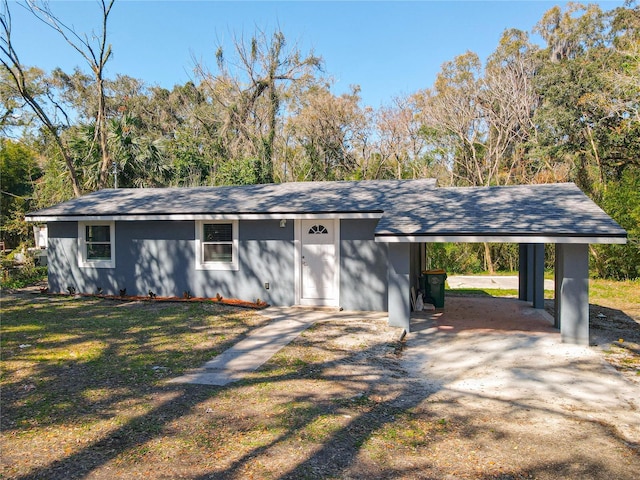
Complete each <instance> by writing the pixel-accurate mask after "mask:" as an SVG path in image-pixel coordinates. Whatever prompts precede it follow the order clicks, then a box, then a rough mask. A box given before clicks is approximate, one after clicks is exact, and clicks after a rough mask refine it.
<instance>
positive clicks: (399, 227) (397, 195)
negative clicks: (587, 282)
mask: <svg viewBox="0 0 640 480" xmlns="http://www.w3.org/2000/svg"><path fill="white" fill-rule="evenodd" d="M322 215H332V216H336V217H351V218H358V216H360V217H365V218H366V217H369V218H380V220H379V222H378V225H377V229H376V240H377V241H382V242H406V241H417V242H441V241H462V242H465V241H514V242H550V243H553V242H565V241H566V242H579V243H624V241H625V239H626V232H625V230H624V229H622V228H621V227H620V226H619V225H618V224H617V223H616V222H615V221H613V220H612V219H611V217H609V216H608V215H607V214H606V213H605V212H604V211H602V210H601V209H600V208H599V207H598V206H597V205H596V204H595V203H594V202H593V201H592V200H590V199H589V198H588V197H587V196H586V195H585V194H584V193H582V192H581V191H580V189H578V187H576V186H575V185H574V184H571V183H559V184H542V185H520V186H503V187H464V188H439V187H437V186H436V182H435V180H433V179H424V180H374V181H359V182H288V183H282V184H268V185H247V186H235V187H195V188H148V189H126V188H123V189H105V190H100V191H98V192H94V193H91V194H88V195H85V196H83V197H80V198H76V199H73V200H69V201H67V202H64V203H61V204H58V205H55V206H53V207H49V208H45V209H43V210H40V211H37V212H34V213H31V214H29V215H28V216H27V220H30V221H42V222H52V221H77V220H122V221H126V220H179V219H183V220H187V219H223V218H226V219H231V218H239V219H241V218H252V219H257V218H273V217H277V218H304V217H308V216H322Z"/></svg>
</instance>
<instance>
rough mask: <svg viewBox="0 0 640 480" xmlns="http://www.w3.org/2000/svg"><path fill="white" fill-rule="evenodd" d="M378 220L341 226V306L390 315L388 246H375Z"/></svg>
mask: <svg viewBox="0 0 640 480" xmlns="http://www.w3.org/2000/svg"><path fill="white" fill-rule="evenodd" d="M377 224H378V220H377V219H367V220H365V219H362V220H342V221H341V222H340V306H341V307H342V308H344V309H345V310H362V311H382V312H386V311H387V300H388V299H387V244H386V243H376V242H375V240H374V230H375V228H376V225H377Z"/></svg>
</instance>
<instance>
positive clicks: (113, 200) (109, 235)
mask: <svg viewBox="0 0 640 480" xmlns="http://www.w3.org/2000/svg"><path fill="white" fill-rule="evenodd" d="M27 220H29V221H33V222H46V224H47V226H48V235H49V254H48V256H49V259H48V261H49V288H50V291H51V292H66V291H67V288H68V287H70V286H72V287H74V288H75V289H76V291H77V292H82V293H94V292H96V291H97V290H98V289H101V291H102V292H103V293H105V294H118V292H119V291H120V290H121V289H125V288H126V290H127V294H130V295H146V294H147V292H148V291H149V290H152V291H153V292H155V293H156V294H157V295H159V296H181V295H182V293H183V292H184V291H189V292H191V294H192V295H194V296H199V297H215V296H216V294H217V293H220V294H221V295H222V296H224V297H227V298H229V297H231V298H241V299H244V300H254V299H257V298H260V299H262V300H265V301H267V302H268V303H270V304H272V305H283V306H288V305H310V306H333V307H341V308H344V309H346V310H375V311H388V312H389V322H390V323H391V324H392V325H396V326H401V327H404V328H406V329H407V331H409V330H410V287H411V286H412V285H414V286H417V282H418V276H419V274H420V271H421V269H422V268H423V266H424V258H422V257H423V256H424V255H423V253H422V252H424V249H423V248H422V249H421V248H420V245H421V244H423V243H426V242H514V243H518V244H520V298H521V299H522V300H526V301H530V302H533V306H534V307H536V308H541V307H542V303H543V297H542V294H543V276H542V274H543V269H544V257H543V256H544V244H545V243H552V244H555V245H556V249H557V250H556V252H557V254H556V290H557V292H556V302H557V309H556V312H557V315H556V317H557V318H556V324H557V326H558V327H559V328H560V329H561V333H562V337H563V340H564V341H568V342H574V343H586V342H588V335H589V330H588V245H589V244H590V243H624V242H626V232H625V231H624V230H623V229H622V228H621V227H620V226H619V225H618V224H617V223H615V222H614V221H613V220H612V219H611V218H610V217H609V216H608V215H607V214H606V213H604V212H603V211H602V210H601V209H600V208H599V207H598V206H597V205H596V204H595V203H593V202H592V201H591V200H590V199H589V198H588V197H587V196H586V195H584V194H583V193H582V192H581V191H580V190H579V189H578V188H577V187H576V186H575V185H573V184H545V185H527V186H508V187H473V188H439V187H437V186H436V182H435V180H431V179H426V180H397V181H360V182H304V183H283V184H270V185H251V186H238V187H198V188H159V189H155V188H153V189H106V190H101V191H98V192H94V193H91V194H89V195H86V196H83V197H80V198H77V199H73V200H70V201H68V202H64V203H61V204H59V205H56V206H53V207H50V208H46V209H43V210H40V211H37V212H34V213H31V214H29V215H28V216H27Z"/></svg>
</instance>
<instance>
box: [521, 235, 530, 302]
mask: <svg viewBox="0 0 640 480" xmlns="http://www.w3.org/2000/svg"><path fill="white" fill-rule="evenodd" d="M518 298H519V299H520V300H523V301H525V302H531V301H533V244H532V243H521V244H520V245H519V256H518Z"/></svg>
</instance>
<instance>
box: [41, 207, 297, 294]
mask: <svg viewBox="0 0 640 480" xmlns="http://www.w3.org/2000/svg"><path fill="white" fill-rule="evenodd" d="M238 230H239V232H238V236H239V239H238V240H239V241H238V263H239V268H238V270H237V271H222V270H196V268H195V266H196V260H195V222H193V221H173V222H160V221H158V222H116V225H115V233H116V239H115V252H116V268H113V269H110V268H80V267H79V266H78V260H77V256H78V240H77V235H78V227H77V223H76V222H55V223H50V224H49V232H50V243H49V245H50V247H49V255H50V264H49V287H50V290H51V291H52V292H66V291H67V287H69V286H73V287H75V288H76V291H77V292H79V293H95V292H96V291H97V290H98V289H99V288H102V291H103V293H104V294H113V295H116V294H118V293H119V290H120V289H124V288H126V289H127V294H128V295H147V293H148V292H149V290H152V291H153V292H154V293H156V294H157V295H158V296H182V294H183V292H184V291H189V292H190V293H191V295H193V296H197V297H215V296H216V294H217V293H220V295H222V296H223V297H227V298H242V299H244V300H255V299H257V298H260V299H261V300H265V301H266V302H268V303H271V304H272V305H292V304H293V303H294V301H295V299H294V278H293V272H294V268H293V262H294V244H293V222H288V224H287V225H286V226H285V228H280V225H279V221H278V220H256V221H241V222H240V223H239V229H238ZM267 282H268V283H269V289H268V290H267V289H266V288H265V283H267Z"/></svg>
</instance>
